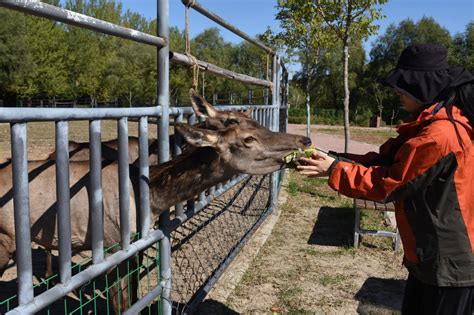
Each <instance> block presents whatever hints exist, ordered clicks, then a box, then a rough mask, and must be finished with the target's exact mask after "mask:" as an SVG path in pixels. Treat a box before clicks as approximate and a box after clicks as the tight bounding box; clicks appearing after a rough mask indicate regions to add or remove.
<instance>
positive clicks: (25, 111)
mask: <svg viewBox="0 0 474 315" xmlns="http://www.w3.org/2000/svg"><path fill="white" fill-rule="evenodd" d="M183 4H185V5H188V6H190V7H191V8H194V9H195V10H196V11H198V12H200V13H201V14H203V15H205V16H207V17H209V18H210V19H212V20H214V21H216V22H217V23H219V24H220V25H222V26H223V27H225V28H227V29H229V30H230V31H232V32H234V33H235V34H237V35H239V36H241V37H242V38H244V39H245V40H247V41H249V42H251V43H252V44H254V45H255V46H257V47H259V48H260V49H262V50H263V51H265V52H267V53H269V54H271V56H272V58H273V72H272V81H271V82H269V81H267V80H263V79H259V78H253V77H251V76H247V75H244V74H239V73H236V72H233V71H230V70H227V69H223V68H220V67H218V66H216V65H212V64H209V63H206V62H205V61H198V63H199V65H200V66H201V67H202V68H203V69H205V70H206V71H208V72H210V73H214V74H217V75H221V76H225V77H227V78H230V79H233V80H237V81H240V82H244V83H249V84H253V85H258V86H263V87H267V88H271V90H272V91H273V93H272V104H271V105H252V106H251V107H253V108H254V111H253V117H254V118H255V119H257V120H258V121H259V122H260V123H261V124H262V125H264V126H267V127H269V128H270V129H271V130H273V131H278V130H280V131H285V130H286V125H285V122H283V125H282V124H281V123H282V121H281V119H282V117H285V115H283V116H282V114H284V113H285V112H286V110H287V109H286V102H287V97H286V95H287V90H288V87H287V86H288V77H287V74H286V69H285V68H284V67H282V64H281V62H280V60H279V57H278V55H276V54H275V53H274V52H273V50H272V49H271V48H268V47H266V46H265V45H263V44H262V43H260V42H258V41H257V40H255V39H253V38H251V37H250V36H248V35H247V34H245V33H243V32H241V31H240V30H238V29H237V28H236V27H234V26H232V25H231V24H229V23H227V22H226V21H224V20H223V19H222V18H220V17H218V16H217V15H215V14H213V13H212V12H210V11H209V10H207V9H205V8H204V7H203V6H202V5H200V4H199V3H198V2H197V1H192V2H190V1H184V0H183ZM0 6H1V7H6V8H10V9H13V10H17V11H20V12H24V13H27V14H32V15H36V16H40V17H43V18H47V19H52V20H56V21H61V22H63V23H66V24H71V25H75V26H78V27H82V28H87V29H90V30H93V31H97V32H101V33H105V34H109V35H112V36H117V37H121V38H125V39H128V40H132V41H136V42H139V43H144V44H147V45H152V46H155V47H157V49H158V60H157V63H158V67H157V68H158V74H157V93H158V98H157V104H156V106H153V107H141V108H91V109H86V108H47V109H45V108H11V107H10V108H7V107H0V123H9V124H10V125H11V127H10V134H11V155H12V160H11V162H12V168H13V193H12V199H13V203H14V222H15V230H16V233H15V237H16V240H15V243H16V248H17V250H16V264H17V277H18V306H16V307H15V308H14V309H13V310H10V312H9V314H27V313H35V312H38V311H40V310H42V309H44V308H45V307H47V306H48V305H50V304H51V303H53V302H54V301H56V300H58V299H61V298H63V297H65V296H66V295H68V294H69V293H70V292H72V291H73V290H75V289H78V288H80V287H81V286H84V285H85V284H87V283H88V282H90V281H91V280H93V279H94V278H96V277H97V276H99V275H101V274H103V273H105V272H106V271H107V270H109V269H110V268H111V267H114V266H116V265H118V264H120V263H121V262H124V261H125V260H127V259H129V258H130V257H132V256H135V255H137V254H139V253H140V252H143V251H144V250H146V249H147V248H150V246H152V245H154V244H155V243H156V242H159V247H160V253H159V255H160V258H159V268H160V279H159V284H158V285H157V286H156V287H155V288H153V289H152V290H150V291H149V292H148V293H147V294H146V295H144V296H143V297H142V298H141V299H139V300H138V301H137V302H136V303H135V304H134V305H131V306H130V308H129V309H128V310H127V311H126V312H125V313H126V314H134V313H137V312H139V311H140V310H142V309H143V308H144V307H146V306H147V305H149V304H150V303H151V302H153V301H154V300H155V299H156V298H157V297H159V298H160V300H161V308H162V309H161V311H162V313H164V314H171V312H172V308H173V303H172V299H173V297H172V290H171V288H172V286H171V277H172V258H171V250H172V240H171V233H175V232H176V231H177V230H178V229H180V228H181V227H182V226H183V224H186V222H190V218H193V217H197V214H199V213H202V212H203V211H204V210H205V209H208V207H209V206H210V204H211V203H212V202H214V200H216V198H218V197H220V196H222V195H224V194H226V193H228V192H229V189H232V188H233V187H237V186H236V185H238V184H242V183H243V180H244V179H246V178H248V177H247V176H238V177H235V178H233V179H232V180H230V181H229V182H227V183H223V184H219V185H217V186H216V187H212V188H211V189H209V190H207V191H206V192H202V193H201V194H200V195H199V198H198V200H197V201H196V202H193V201H190V202H188V203H187V204H186V205H184V204H180V205H176V207H175V215H174V217H171V215H170V211H169V210H168V211H165V212H163V214H162V215H161V216H160V218H159V229H157V230H155V229H150V226H151V219H150V202H149V186H148V177H149V161H148V155H149V153H150V152H148V138H149V125H148V120H149V118H156V119H157V120H158V128H157V130H158V135H157V136H158V147H159V149H158V160H159V162H160V163H164V162H166V161H168V160H169V159H170V144H169V129H170V125H171V124H170V118H171V120H172V121H176V122H180V121H185V120H186V121H187V122H188V123H189V124H193V123H195V122H196V121H197V119H196V115H195V114H194V112H193V111H192V109H191V108H181V107H180V108H170V107H169V62H170V60H171V61H172V62H177V63H181V64H186V65H192V64H193V61H192V60H191V59H190V58H189V57H187V56H186V55H182V54H179V53H176V52H170V51H169V47H168V38H169V23H168V17H169V12H168V11H169V7H168V6H169V4H168V0H158V5H157V21H158V26H157V28H158V29H157V34H158V36H152V35H149V34H145V33H142V32H138V31H136V30H132V29H128V28H125V27H122V26H119V25H115V24H112V23H109V22H105V21H102V20H99V19H95V18H93V17H89V16H86V15H83V14H80V13H77V12H73V11H70V10H66V9H63V8H59V7H55V6H52V5H49V4H45V3H42V2H40V1H13V0H0ZM281 80H283V81H282V84H283V85H282V86H280V81H281ZM280 106H282V111H280ZM248 107H249V106H224V107H222V108H225V110H242V109H244V108H248ZM130 118H135V119H137V120H138V121H139V127H138V130H139V131H138V133H139V152H140V153H139V165H138V170H139V176H138V179H139V200H140V202H139V204H140V209H139V214H140V224H139V226H140V230H139V232H140V239H139V240H136V241H134V242H131V241H130V235H131V231H132V229H133V228H132V227H131V226H130V208H129V204H130V196H129V185H130V183H129V178H130V174H129V165H128V135H129V130H128V121H129V119H130ZM104 119H114V120H117V126H118V127H117V129H118V131H117V132H118V152H119V158H118V173H119V184H118V186H119V192H120V193H119V196H120V200H119V209H120V211H119V213H120V243H121V249H120V250H118V251H116V252H115V253H113V254H112V255H109V256H108V257H106V255H105V254H104V226H103V220H102V218H103V216H104V209H103V187H102V154H101V121H102V120H104ZM74 120H87V121H89V139H90V144H89V145H90V169H89V172H90V174H89V177H88V178H89V183H88V189H89V211H90V217H91V219H90V221H91V222H93V224H91V244H92V265H91V266H89V267H88V268H86V269H85V270H83V271H80V272H78V273H76V274H74V275H73V274H72V273H71V264H72V262H71V255H72V249H71V211H70V198H71V195H70V189H69V187H70V178H69V176H70V174H69V169H70V163H69V148H68V142H69V136H68V133H69V132H68V131H69V122H70V121H74ZM37 121H53V122H55V131H56V136H55V145H56V157H57V158H56V192H57V201H56V207H57V213H58V215H57V216H58V218H57V220H58V234H59V237H58V238H59V266H60V272H59V273H60V282H59V283H58V284H56V285H55V286H53V287H52V288H50V289H48V290H46V291H44V292H43V293H41V294H38V295H36V296H35V294H34V291H33V281H32V278H33V274H32V249H31V241H32V240H31V236H30V235H31V227H30V206H29V178H28V172H29V171H28V155H27V152H28V148H27V141H28V137H27V125H28V123H30V122H37ZM178 140H179V139H177V141H175V147H173V148H172V149H173V150H174V151H175V154H179V153H180V148H179V141H178ZM262 181H263V179H262ZM264 186H265V187H266V188H265V189H266V190H267V191H268V195H267V197H268V204H266V208H265V209H264V210H265V211H263V210H262V211H260V212H259V214H258V215H256V216H255V220H254V221H252V222H251V223H249V225H248V226H246V228H245V229H243V230H242V233H243V235H242V236H241V237H240V238H239V241H238V242H237V245H235V246H233V247H232V248H231V249H230V250H231V252H230V253H229V254H228V255H226V257H224V260H223V261H221V262H219V263H218V264H217V266H216V269H215V270H213V271H212V272H211V274H210V275H209V279H208V280H206V281H204V282H203V283H202V286H201V288H200V289H199V291H198V292H196V293H195V294H193V297H192V301H191V300H189V301H187V302H186V303H189V305H191V306H193V305H194V306H195V305H196V303H198V302H199V301H200V299H202V297H203V294H205V292H207V290H208V289H209V286H210V285H212V284H213V283H214V282H215V281H216V279H217V278H218V276H219V275H220V274H221V273H222V272H223V270H224V269H225V267H226V265H227V264H228V263H229V261H230V260H231V259H232V258H233V256H234V255H235V253H236V252H237V251H238V250H239V248H240V247H241V246H242V244H243V243H244V242H245V240H246V239H247V238H248V237H249V235H250V234H251V232H252V231H253V230H255V229H256V227H258V225H259V224H260V223H261V222H262V221H263V220H264V218H265V217H266V215H267V214H268V213H269V211H271V209H272V208H273V207H274V206H275V204H276V198H277V195H278V189H279V174H278V173H277V172H276V173H273V174H272V175H270V177H268V183H267V184H265V185H264ZM256 187H259V188H256V189H257V190H258V189H262V187H263V186H262V185H260V186H256ZM47 189H50V188H47ZM255 194H257V193H255V192H254V193H252V194H251V195H255ZM267 197H262V198H263V199H262V200H264V199H265V198H267ZM231 199H232V198H231ZM254 199H255V196H254V197H252V198H250V199H249V200H251V201H253V200H254ZM217 216H219V215H217ZM206 225H207V224H206ZM190 309H192V307H191V308H190Z"/></svg>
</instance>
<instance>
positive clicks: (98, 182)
mask: <svg viewBox="0 0 474 315" xmlns="http://www.w3.org/2000/svg"><path fill="white" fill-rule="evenodd" d="M100 138H101V137H100V120H92V121H90V123H89V147H90V161H89V163H90V174H89V209H90V217H91V219H90V221H91V222H94V224H92V262H93V263H94V264H98V263H101V262H102V261H104V213H103V211H104V209H103V206H102V199H103V198H102V148H101V141H100Z"/></svg>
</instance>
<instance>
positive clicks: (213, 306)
mask: <svg viewBox="0 0 474 315" xmlns="http://www.w3.org/2000/svg"><path fill="white" fill-rule="evenodd" d="M195 314H200V315H208V314H213V315H214V314H215V315H238V314H239V313H238V312H236V311H234V310H232V309H230V308H228V307H227V306H226V305H224V304H222V303H221V302H218V301H216V300H205V301H204V302H202V303H201V304H199V306H198V308H197V310H196V313H195Z"/></svg>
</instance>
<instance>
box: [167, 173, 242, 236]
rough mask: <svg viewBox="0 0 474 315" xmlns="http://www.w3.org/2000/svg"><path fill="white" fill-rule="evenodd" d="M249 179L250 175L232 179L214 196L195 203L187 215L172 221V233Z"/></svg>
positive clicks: (217, 190)
mask: <svg viewBox="0 0 474 315" xmlns="http://www.w3.org/2000/svg"><path fill="white" fill-rule="evenodd" d="M246 177H248V175H240V176H237V177H236V178H234V179H232V180H231V181H229V182H228V183H227V184H225V185H222V187H220V188H216V190H215V192H214V194H213V195H211V194H210V195H208V196H206V197H205V198H204V199H203V200H199V202H195V203H194V207H192V208H191V209H188V210H187V211H186V212H185V213H183V214H181V215H179V216H175V218H174V219H173V220H171V223H170V231H173V230H175V229H176V228H178V226H179V225H181V224H182V223H183V222H185V221H186V220H188V219H189V218H191V217H192V216H193V215H195V214H196V213H198V212H199V211H201V210H202V209H203V208H204V207H206V206H207V205H208V204H209V203H210V202H211V201H212V200H213V199H214V198H217V197H219V196H220V195H221V194H223V193H224V192H226V191H227V190H228V189H230V188H232V187H233V186H235V185H237V184H238V183H240V182H241V181H242V180H243V179H245V178H246Z"/></svg>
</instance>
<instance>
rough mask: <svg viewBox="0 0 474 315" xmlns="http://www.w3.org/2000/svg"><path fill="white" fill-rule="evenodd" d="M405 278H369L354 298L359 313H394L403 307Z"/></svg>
mask: <svg viewBox="0 0 474 315" xmlns="http://www.w3.org/2000/svg"><path fill="white" fill-rule="evenodd" d="M404 290H405V280H399V279H381V278H374V277H370V278H368V279H367V280H366V281H365V282H364V284H363V285H362V287H361V288H360V290H359V291H358V292H357V293H356V295H355V296H354V298H355V299H356V300H357V301H359V306H358V307H357V313H359V314H393V313H394V312H397V311H400V310H401V308H402V301H403V291H404Z"/></svg>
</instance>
